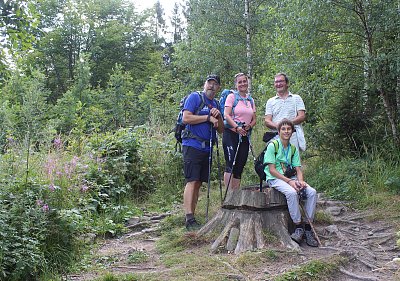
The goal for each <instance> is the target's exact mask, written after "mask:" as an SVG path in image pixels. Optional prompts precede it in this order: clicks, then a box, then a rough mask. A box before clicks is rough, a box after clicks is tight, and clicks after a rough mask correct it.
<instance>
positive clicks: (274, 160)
mask: <svg viewBox="0 0 400 281" xmlns="http://www.w3.org/2000/svg"><path fill="white" fill-rule="evenodd" d="M293 131H294V124H293V122H292V121H290V120H288V119H283V120H282V121H281V122H280V123H279V125H278V134H279V139H277V140H274V141H271V142H270V143H269V144H268V147H267V150H266V152H265V155H264V163H265V164H266V166H265V174H266V179H267V182H268V184H269V186H270V187H273V188H275V189H276V190H278V191H280V192H282V193H283V194H284V195H285V197H286V200H287V204H288V209H289V214H290V217H291V218H292V220H293V222H294V224H295V225H296V228H295V231H294V232H293V233H292V234H291V238H292V239H293V240H294V241H296V242H297V243H299V244H300V243H301V242H302V240H303V237H304V236H305V238H306V243H307V244H308V245H309V246H312V247H317V246H318V242H317V240H316V239H315V238H314V235H313V232H312V229H311V225H310V223H312V221H313V219H314V215H315V208H316V204H317V192H316V190H315V189H314V188H312V187H311V186H309V185H308V184H307V183H306V182H305V181H304V179H303V172H302V170H301V163H300V157H299V151H298V149H296V147H295V146H294V145H292V144H290V142H289V140H290V137H291V136H292V134H293ZM301 199H305V201H306V204H305V212H306V214H305V215H306V217H307V222H306V223H305V225H304V228H303V225H302V220H301V212H300V202H299V200H301Z"/></svg>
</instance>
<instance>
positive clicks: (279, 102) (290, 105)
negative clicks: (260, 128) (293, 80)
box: [265, 92, 306, 131]
mask: <svg viewBox="0 0 400 281" xmlns="http://www.w3.org/2000/svg"><path fill="white" fill-rule="evenodd" d="M299 110H304V111H305V110H306V107H305V106H304V102H303V99H302V98H301V97H300V96H299V95H296V94H292V93H291V92H289V95H288V97H287V98H286V99H282V98H281V97H280V96H279V95H276V96H275V97H272V98H270V99H269V100H268V101H267V104H266V106H265V115H272V122H274V123H279V121H281V120H282V119H284V118H287V119H289V120H293V119H294V118H296V116H297V111H299ZM272 131H276V130H272Z"/></svg>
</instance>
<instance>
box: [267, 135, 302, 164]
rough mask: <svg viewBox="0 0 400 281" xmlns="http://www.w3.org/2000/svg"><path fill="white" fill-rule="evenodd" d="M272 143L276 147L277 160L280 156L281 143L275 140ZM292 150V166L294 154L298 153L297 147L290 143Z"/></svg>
mask: <svg viewBox="0 0 400 281" xmlns="http://www.w3.org/2000/svg"><path fill="white" fill-rule="evenodd" d="M272 143H273V144H274V147H275V158H276V155H277V154H278V150H279V141H278V140H273V141H272ZM290 150H291V151H292V155H291V158H290V164H292V163H293V157H294V154H295V152H296V146H295V145H294V144H291V143H290Z"/></svg>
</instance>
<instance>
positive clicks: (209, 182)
mask: <svg viewBox="0 0 400 281" xmlns="http://www.w3.org/2000/svg"><path fill="white" fill-rule="evenodd" d="M213 127H214V125H213V124H212V123H211V125H210V152H209V154H208V186H207V206H206V222H207V221H208V206H209V205H210V188H211V162H212V139H213V134H212V133H213Z"/></svg>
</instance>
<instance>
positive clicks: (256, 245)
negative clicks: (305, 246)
mask: <svg viewBox="0 0 400 281" xmlns="http://www.w3.org/2000/svg"><path fill="white" fill-rule="evenodd" d="M293 229H294V224H293V222H292V220H291V218H290V215H289V211H288V208H287V202H286V198H285V196H284V195H283V194H282V193H280V192H279V191H276V190H275V189H273V188H266V187H265V188H263V192H260V191H259V186H258V185H252V186H247V187H242V188H241V189H239V190H235V191H229V192H228V194H227V196H226V199H225V202H224V203H223V205H222V207H221V208H220V209H219V210H218V212H217V214H216V215H215V216H214V217H213V218H212V219H211V220H210V221H208V223H206V224H205V225H204V226H203V227H202V228H201V229H200V230H199V231H198V233H197V234H198V235H199V236H202V235H206V234H209V233H212V232H217V233H219V232H220V234H219V236H218V237H217V239H216V240H215V241H214V243H213V244H212V246H211V250H212V252H213V253H215V252H216V251H218V250H219V249H221V248H225V250H227V251H229V252H232V251H233V252H234V253H235V254H239V253H242V252H244V251H248V250H254V249H262V248H265V246H266V242H265V235H264V234H265V232H266V231H268V232H270V233H272V234H274V235H275V236H276V237H277V238H278V239H279V241H280V243H281V244H282V246H285V247H287V248H290V249H292V250H295V251H300V247H299V245H298V244H297V243H296V242H294V241H293V240H292V239H291V238H290V235H289V231H292V230H293Z"/></svg>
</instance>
